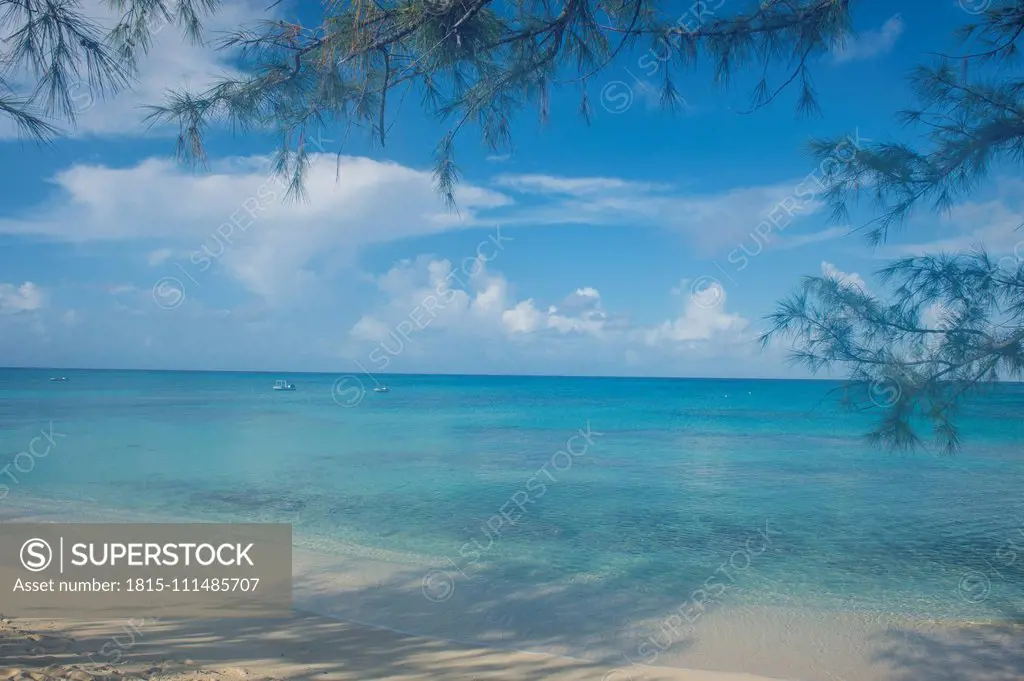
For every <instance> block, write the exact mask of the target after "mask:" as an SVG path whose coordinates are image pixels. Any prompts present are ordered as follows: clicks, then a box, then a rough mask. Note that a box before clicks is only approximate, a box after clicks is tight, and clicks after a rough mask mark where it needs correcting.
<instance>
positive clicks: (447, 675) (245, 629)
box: [0, 613, 768, 681]
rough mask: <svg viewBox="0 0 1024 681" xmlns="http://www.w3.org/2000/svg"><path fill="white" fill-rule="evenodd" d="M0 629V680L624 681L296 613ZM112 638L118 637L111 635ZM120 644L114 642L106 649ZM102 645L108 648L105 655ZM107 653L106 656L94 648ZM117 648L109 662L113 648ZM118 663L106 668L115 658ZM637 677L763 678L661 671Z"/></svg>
mask: <svg viewBox="0 0 1024 681" xmlns="http://www.w3.org/2000/svg"><path fill="white" fill-rule="evenodd" d="M131 629H132V628H131V627H128V628H126V627H125V624H124V622H103V623H77V624H74V623H65V622H38V621H25V622H22V621H18V622H11V621H4V622H3V623H0V660H2V662H0V665H2V666H0V680H3V681H7V680H9V679H18V680H20V681H51V680H54V681H55V680H56V679H66V680H67V681H92V680H93V679H98V680H100V681H128V680H130V679H136V678H138V679H147V680H148V681H242V680H251V681H257V680H259V679H281V680H284V679H303V680H312V679H317V680H322V681H372V680H376V679H388V680H394V681H412V680H416V681H430V680H435V679H436V680H437V681H474V680H478V681H486V680H489V679H495V680H496V679H509V680H520V679H522V680H523V681H525V680H527V679H550V680H551V681H601V680H604V681H625V680H626V679H629V678H630V676H629V675H628V673H627V672H625V671H623V672H613V671H612V670H610V669H609V668H608V667H605V666H601V665H597V664H594V663H588V662H581V661H578V660H569V659H565V658H558V657H552V656H548V655H539V654H532V653H515V652H504V651H498V650H493V649H487V648H477V647H470V646H464V645H458V644H452V643H448V642H444V641H439V640H436V639H429V638H424V637H417V636H405V635H401V634H396V633H394V632H391V631H388V630H384V629H375V628H371V627H366V626H359V625H353V624H348V623H344V622H339V621H337V620H332V619H327V618H323V617H318V616H316V615H308V614H302V613H297V614H296V615H295V616H294V617H292V618H290V619H287V620H266V621H254V620H226V619H224V620H217V621H216V622H209V621H206V622H187V623H185V622H157V623H152V622H150V623H145V622H139V621H137V622H136V624H135V626H134V629H135V631H134V632H132V631H131ZM115 637H116V638H115ZM115 640H116V641H118V642H119V643H118V644H115V645H114V646H111V645H108V644H110V643H111V642H112V641H115ZM104 646H107V647H106V649H105V648H104ZM103 650H106V651H107V653H108V654H107V655H104V654H103V653H101V652H100V651H103ZM114 650H116V651H117V653H118V655H117V656H116V657H115V656H114V655H112V654H109V653H111V651H114ZM117 657H119V658H120V659H119V661H120V662H121V664H117V665H111V664H103V663H104V662H105V661H107V660H110V659H117ZM642 673H643V675H641V670H640V669H639V668H637V669H635V670H633V675H632V678H633V679H636V680H637V681H639V679H642V678H645V679H648V680H649V681H768V680H767V677H755V676H750V675H746V674H729V673H720V672H701V671H686V670H680V669H666V668H659V667H644V668H643V669H642Z"/></svg>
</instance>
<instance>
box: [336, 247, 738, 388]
mask: <svg viewBox="0 0 1024 681" xmlns="http://www.w3.org/2000/svg"><path fill="white" fill-rule="evenodd" d="M465 274H466V273H465V272H464V271H460V270H453V268H452V265H451V263H450V262H449V261H447V260H438V259H433V258H430V257H427V256H421V257H420V258H417V259H416V260H406V261H403V262H401V263H399V264H398V265H396V266H395V267H394V268H392V269H391V270H390V271H388V272H387V273H386V274H384V275H382V276H380V277H379V278H377V280H376V283H377V288H378V291H379V292H380V293H381V294H382V296H383V302H382V303H381V304H380V305H379V306H378V307H377V308H376V309H375V310H374V311H373V312H372V313H369V314H366V315H364V316H363V317H362V318H360V319H359V320H358V322H356V324H355V325H353V327H352V328H351V330H350V337H351V339H353V340H355V341H360V342H362V345H359V344H358V343H357V344H356V345H357V346H358V347H359V350H357V351H356V354H359V353H360V352H361V353H362V354H363V355H364V356H367V357H369V358H370V361H372V362H375V363H377V364H378V365H379V366H378V368H379V369H383V368H386V367H387V366H388V365H390V361H391V359H392V358H394V357H397V356H398V355H399V354H402V353H406V352H414V353H424V352H432V353H440V352H444V351H454V350H453V349H454V348H468V347H473V348H480V347H483V346H482V345H481V341H483V340H488V341H490V342H492V343H494V345H492V346H491V347H510V346H509V345H508V344H507V343H508V342H512V343H513V344H518V345H517V346H516V347H518V349H519V351H522V350H523V348H524V347H527V346H530V345H531V344H532V343H534V342H535V341H544V342H543V343H540V344H538V345H536V347H537V348H538V351H543V352H548V351H557V350H558V349H560V350H561V351H562V352H564V353H565V354H566V355H570V354H572V355H575V356H577V357H578V356H579V355H580V353H583V354H584V355H586V354H587V353H596V354H602V353H603V354H605V355H607V354H608V353H613V354H616V355H618V356H620V357H621V356H625V353H629V356H631V357H633V358H634V359H633V360H632V361H633V362H634V364H635V363H636V362H638V361H639V357H640V354H639V353H640V352H641V351H644V350H645V349H646V351H648V354H649V351H652V350H654V351H658V352H663V351H668V352H670V353H677V352H679V351H683V352H696V353H697V354H715V353H718V352H719V351H721V350H724V349H727V348H728V347H729V346H735V345H737V344H739V343H744V342H746V341H748V340H750V335H749V334H748V333H747V329H748V326H749V322H748V321H747V320H746V319H744V318H743V317H741V316H740V315H738V314H735V313H730V312H727V311H726V309H725V307H726V296H725V292H724V290H722V289H721V286H720V285H718V284H715V285H714V287H709V288H707V289H704V290H699V291H693V292H692V293H690V294H689V295H688V296H687V297H686V298H685V300H684V302H683V304H682V310H681V313H680V315H679V316H678V317H676V318H673V319H669V320H666V321H664V322H662V323H661V324H658V325H655V326H653V327H645V326H635V325H631V324H630V323H629V322H628V321H627V319H626V317H625V316H621V315H616V314H613V313H611V312H609V311H607V310H606V309H605V306H604V303H603V300H602V298H601V294H600V292H599V291H598V290H597V289H596V288H594V287H590V286H581V287H579V288H577V289H576V290H574V291H572V292H571V293H569V294H568V295H567V296H566V297H565V298H564V299H563V300H561V301H560V302H558V303H550V304H546V305H545V304H543V303H540V302H538V301H537V299H536V298H533V297H528V298H523V299H519V298H518V297H517V296H515V295H514V287H513V286H512V285H511V284H510V283H509V282H508V281H507V280H506V279H505V277H504V276H503V275H501V274H500V273H497V272H492V271H490V270H489V269H487V268H486V267H485V266H483V265H482V264H481V266H480V267H479V268H476V269H475V272H474V274H473V275H472V276H469V277H467V276H465ZM685 283H686V282H684V284H685ZM687 291H689V289H687ZM524 344H525V345H524ZM428 348H432V350H428ZM541 348H542V349H543V350H541ZM553 349H554V350H553Z"/></svg>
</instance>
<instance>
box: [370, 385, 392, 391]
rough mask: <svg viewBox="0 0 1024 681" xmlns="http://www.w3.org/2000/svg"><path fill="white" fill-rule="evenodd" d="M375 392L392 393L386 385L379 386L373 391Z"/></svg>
mask: <svg viewBox="0 0 1024 681" xmlns="http://www.w3.org/2000/svg"><path fill="white" fill-rule="evenodd" d="M373 392H375V393H389V392H391V388H389V387H387V386H386V385H378V386H377V387H376V388H374V389H373Z"/></svg>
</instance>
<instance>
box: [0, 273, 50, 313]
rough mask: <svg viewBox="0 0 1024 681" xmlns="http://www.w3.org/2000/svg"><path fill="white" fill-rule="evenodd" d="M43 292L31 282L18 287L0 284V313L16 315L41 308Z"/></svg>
mask: <svg viewBox="0 0 1024 681" xmlns="http://www.w3.org/2000/svg"><path fill="white" fill-rule="evenodd" d="M43 303H44V299H43V292H42V291H41V290H40V289H39V287H38V286H36V285H35V284H34V283H32V282H31V281H26V282H25V283H23V284H21V285H20V286H16V285H14V284H0V313H2V314H18V313H20V312H32V311H33V310H38V309H40V308H41V307H43Z"/></svg>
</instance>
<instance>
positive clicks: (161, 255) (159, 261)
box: [146, 248, 174, 267]
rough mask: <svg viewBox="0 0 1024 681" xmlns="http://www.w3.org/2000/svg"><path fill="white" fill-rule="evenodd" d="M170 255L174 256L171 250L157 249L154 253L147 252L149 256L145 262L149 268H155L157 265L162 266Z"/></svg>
mask: <svg viewBox="0 0 1024 681" xmlns="http://www.w3.org/2000/svg"><path fill="white" fill-rule="evenodd" d="M172 255H174V251H172V250H171V249H169V248H158V249H156V250H155V251H150V252H149V255H147V256H146V262H147V263H149V266H150V267H156V266H157V265H163V264H164V263H165V262H167V260H168V259H169V258H170V257H171V256H172Z"/></svg>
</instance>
